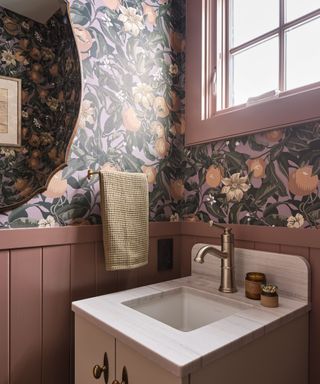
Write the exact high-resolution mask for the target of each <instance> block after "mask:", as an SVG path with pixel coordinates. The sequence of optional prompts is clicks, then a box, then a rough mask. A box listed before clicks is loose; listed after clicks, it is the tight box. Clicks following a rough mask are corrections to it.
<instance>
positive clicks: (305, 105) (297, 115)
mask: <svg viewBox="0 0 320 384" xmlns="http://www.w3.org/2000/svg"><path fill="white" fill-rule="evenodd" d="M317 85H320V84H319V83H317ZM301 89H302V90H300V91H299V92H298V93H297V92H296V93H293V91H287V92H283V93H281V94H280V95H279V96H277V97H275V98H272V99H268V100H265V101H262V102H259V103H254V104H251V105H246V104H243V105H240V106H237V107H232V108H228V109H226V110H224V111H219V112H217V113H216V114H215V115H213V116H212V117H211V118H209V119H206V120H201V116H200V115H199V113H198V111H197V110H195V109H193V110H192V109H191V108H188V100H187V130H186V145H187V146H191V145H195V144H200V143H205V142H210V141H215V140H221V139H226V138H229V137H235V136H241V135H248V134H254V133H257V132H261V131H264V130H268V129H276V128H283V127H287V126H291V125H295V124H301V123H306V122H310V121H314V120H317V119H320V107H319V100H320V86H318V87H315V88H312V89H308V90H303V88H301ZM195 127H197V129H195Z"/></svg>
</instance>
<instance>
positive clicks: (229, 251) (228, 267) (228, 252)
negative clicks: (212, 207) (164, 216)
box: [194, 221, 237, 293]
mask: <svg viewBox="0 0 320 384" xmlns="http://www.w3.org/2000/svg"><path fill="white" fill-rule="evenodd" d="M209 225H210V226H211V227H213V226H214V227H218V228H220V229H223V231H224V232H223V234H222V235H221V251H220V250H219V249H217V248H215V247H214V246H213V245H205V246H203V247H202V248H200V250H199V251H198V252H197V254H196V256H195V258H194V261H195V262H197V263H201V264H202V263H204V258H205V256H206V255H207V254H210V255H214V256H217V257H219V259H221V283H220V287H219V291H220V292H224V293H232V292H237V288H236V284H235V272H234V236H233V234H232V233H231V228H227V227H224V226H222V225H219V224H216V223H214V222H213V221H210V222H209Z"/></svg>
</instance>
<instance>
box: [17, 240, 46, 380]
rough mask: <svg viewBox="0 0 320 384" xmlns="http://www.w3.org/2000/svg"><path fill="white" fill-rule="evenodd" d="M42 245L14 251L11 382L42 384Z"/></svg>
mask: <svg viewBox="0 0 320 384" xmlns="http://www.w3.org/2000/svg"><path fill="white" fill-rule="evenodd" d="M41 251H42V250H41V248H29V249H28V248H26V249H19V250H12V251H11V292H10V296H11V297H10V300H11V330H10V341H11V345H10V347H11V351H10V352H11V353H10V360H11V364H10V370H11V372H10V373H11V381H10V384H21V383H32V384H41V376H42V367H41V359H42V340H41V339H42V260H41Z"/></svg>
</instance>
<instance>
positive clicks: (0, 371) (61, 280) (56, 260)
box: [0, 223, 182, 384]
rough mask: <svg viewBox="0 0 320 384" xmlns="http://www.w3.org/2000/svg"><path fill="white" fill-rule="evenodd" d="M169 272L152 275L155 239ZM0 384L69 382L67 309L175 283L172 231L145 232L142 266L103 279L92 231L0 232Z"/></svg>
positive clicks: (96, 233) (95, 229)
mask: <svg viewBox="0 0 320 384" xmlns="http://www.w3.org/2000/svg"><path fill="white" fill-rule="evenodd" d="M160 238H173V240H174V266H173V269H172V270H170V271H163V272H158V271H157V239H160ZM0 244H1V248H0V308H1V311H0V340H1V342H0V384H8V383H10V384H20V383H22V382H23V383H28V384H29V383H30V384H31V383H32V384H71V383H73V350H74V349H73V345H74V340H73V315H72V312H71V302H72V301H74V300H79V299H82V298H86V297H91V296H96V295H101V294H105V293H110V292H113V291H117V290H123V289H128V288H133V287H136V286H140V285H145V284H150V283H154V282H158V281H163V280H168V279H174V278H177V277H180V276H181V273H182V271H181V270H180V265H181V263H180V248H181V247H180V235H179V227H178V226H177V225H174V224H173V225H170V224H169V225H168V224H167V225H162V224H161V223H159V224H156V226H154V225H153V224H151V226H150V260H149V264H148V265H147V266H146V267H143V268H140V269H136V270H132V271H128V272H127V271H119V272H106V271H105V269H104V256H103V248H102V242H101V227H100V226H89V227H88V226H83V227H68V228H53V229H51V228H48V229H29V230H26V229H19V230H4V231H1V232H0Z"/></svg>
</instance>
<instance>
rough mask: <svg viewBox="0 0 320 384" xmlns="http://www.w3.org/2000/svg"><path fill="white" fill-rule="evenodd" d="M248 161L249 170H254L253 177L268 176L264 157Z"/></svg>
mask: <svg viewBox="0 0 320 384" xmlns="http://www.w3.org/2000/svg"><path fill="white" fill-rule="evenodd" d="M246 163H247V166H248V170H249V172H253V177H256V178H262V177H265V176H266V174H265V169H266V162H265V161H264V160H263V159H261V158H260V159H249V160H247V162H246Z"/></svg>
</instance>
